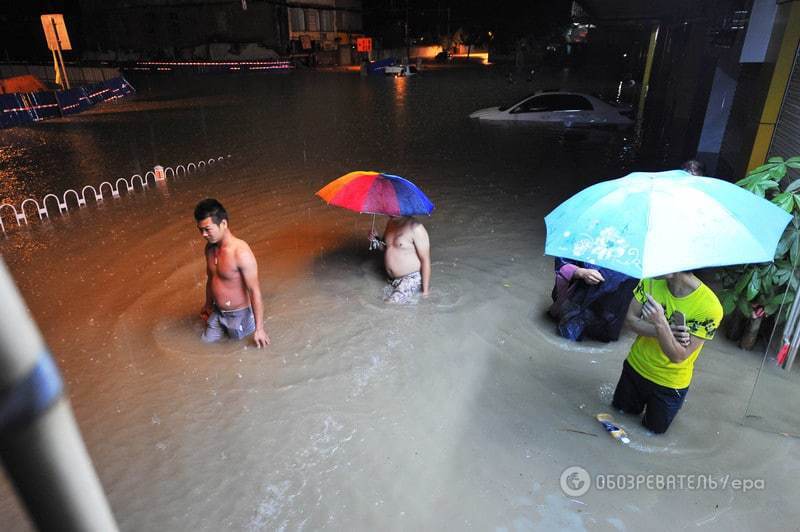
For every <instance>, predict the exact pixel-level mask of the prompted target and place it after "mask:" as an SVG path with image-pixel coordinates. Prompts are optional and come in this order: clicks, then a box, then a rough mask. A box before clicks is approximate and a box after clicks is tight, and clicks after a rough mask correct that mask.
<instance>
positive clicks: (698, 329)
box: [611, 272, 722, 434]
mask: <svg viewBox="0 0 800 532" xmlns="http://www.w3.org/2000/svg"><path fill="white" fill-rule="evenodd" d="M633 295H634V298H633V300H632V301H631V304H630V306H629V307H628V313H627V316H626V323H627V325H628V326H629V327H630V328H631V329H632V330H633V331H634V332H635V333H636V334H637V335H638V336H637V338H636V341H635V342H634V343H633V345H632V346H631V350H630V352H629V353H628V357H627V358H626V359H625V361H624V362H623V364H622V374H621V375H620V378H619V382H618V383H617V387H616V389H615V390H614V399H613V401H612V403H611V404H612V405H613V406H614V408H617V409H619V410H622V411H624V412H626V413H628V414H634V415H639V414H641V413H642V411H644V416H643V417H642V425H644V426H645V427H646V428H647V429H648V430H650V431H652V432H654V433H656V434H661V433H663V432H666V431H667V429H668V428H669V426H670V424H671V423H672V420H673V419H674V418H675V415H676V414H677V413H678V411H679V410H680V409H681V407H682V406H683V401H684V399H686V394H687V392H688V391H689V384H690V383H691V380H692V374H693V373H694V363H695V361H696V360H697V357H698V356H699V355H700V351H701V350H702V348H703V344H704V342H706V341H707V340H711V339H712V338H714V333H715V332H716V330H717V328H718V327H719V323H720V321H721V320H722V305H721V304H720V302H719V299H717V296H716V295H715V294H714V292H712V291H711V289H710V288H708V286H706V285H705V284H704V283H703V282H702V281H701V280H700V279H698V278H697V277H696V276H695V275H694V274H693V273H692V272H678V273H671V274H667V275H662V276H659V277H655V278H653V279H642V280H641V281H639V284H638V285H637V286H636V288H635V289H634V291H633Z"/></svg>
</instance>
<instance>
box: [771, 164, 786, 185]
mask: <svg viewBox="0 0 800 532" xmlns="http://www.w3.org/2000/svg"><path fill="white" fill-rule="evenodd" d="M785 175H786V165H785V164H778V165H775V166H774V167H772V168H771V169H770V171H769V176H770V177H771V178H772V179H774V180H775V181H780V180H781V179H783V177H784V176H785Z"/></svg>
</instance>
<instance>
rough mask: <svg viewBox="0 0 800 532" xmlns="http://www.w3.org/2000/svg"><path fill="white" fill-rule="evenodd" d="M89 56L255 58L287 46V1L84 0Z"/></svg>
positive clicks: (86, 53) (86, 52)
mask: <svg viewBox="0 0 800 532" xmlns="http://www.w3.org/2000/svg"><path fill="white" fill-rule="evenodd" d="M80 4H81V13H82V20H83V29H84V35H85V50H84V51H83V55H84V57H85V58H87V59H119V60H125V59H138V58H150V59H220V58H226V59H235V58H237V57H241V58H242V59H255V58H267V57H275V56H278V55H285V54H286V53H287V52H288V51H289V34H288V20H287V6H286V4H285V3H283V2H274V1H265V0H261V1H258V0H242V1H241V2H232V1H229V0H228V1H225V0H125V1H113V0H112V1H106V0H80Z"/></svg>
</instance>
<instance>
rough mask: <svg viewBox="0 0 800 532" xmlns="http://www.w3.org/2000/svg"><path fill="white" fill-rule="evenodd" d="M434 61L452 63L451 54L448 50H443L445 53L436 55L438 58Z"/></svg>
mask: <svg viewBox="0 0 800 532" xmlns="http://www.w3.org/2000/svg"><path fill="white" fill-rule="evenodd" d="M434 60H435V61H436V62H437V63H447V62H448V61H450V52H448V51H447V50H443V51H441V52H439V53H438V54H436V57H434Z"/></svg>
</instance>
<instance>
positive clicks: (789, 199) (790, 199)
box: [772, 192, 795, 212]
mask: <svg viewBox="0 0 800 532" xmlns="http://www.w3.org/2000/svg"><path fill="white" fill-rule="evenodd" d="M794 201H795V198H794V194H792V193H791V192H781V193H780V194H777V195H776V196H775V197H774V198H772V203H774V204H775V205H777V206H778V207H780V208H781V209H783V210H784V211H786V212H792V208H793V207H794Z"/></svg>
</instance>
